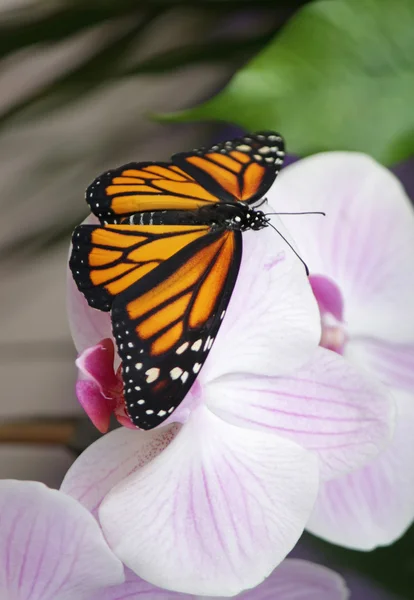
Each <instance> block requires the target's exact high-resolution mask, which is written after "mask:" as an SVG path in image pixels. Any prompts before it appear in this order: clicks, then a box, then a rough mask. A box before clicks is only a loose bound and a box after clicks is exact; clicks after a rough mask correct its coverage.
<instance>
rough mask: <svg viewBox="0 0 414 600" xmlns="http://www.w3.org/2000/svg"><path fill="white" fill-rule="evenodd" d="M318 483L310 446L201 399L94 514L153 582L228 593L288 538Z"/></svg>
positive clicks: (115, 545) (289, 543)
mask: <svg viewBox="0 0 414 600" xmlns="http://www.w3.org/2000/svg"><path fill="white" fill-rule="evenodd" d="M317 488H318V475H317V461H316V460H315V459H314V457H313V456H312V455H311V453H308V452H307V451H305V450H303V449H301V448H300V447H299V446H297V445H296V444H294V443H292V442H290V441H289V440H284V439H282V438H279V437H278V436H275V435H269V434H265V433H262V432H257V431H253V430H248V429H242V428H239V427H234V426H232V425H229V424H227V423H225V422H223V421H222V420H221V419H219V418H218V417H216V416H215V415H213V414H212V413H211V412H210V411H208V409H206V408H204V407H200V408H199V409H197V410H196V411H194V412H193V413H192V415H191V417H190V420H189V421H188V423H186V425H185V426H184V427H183V428H182V429H181V430H180V432H179V434H178V435H177V436H176V437H175V438H174V440H173V441H172V442H171V444H170V445H169V446H168V447H167V448H166V449H165V450H164V451H163V452H162V453H161V454H160V455H158V456H157V457H156V458H155V459H154V460H153V461H152V462H150V463H148V464H147V465H146V466H145V467H143V468H142V469H140V470H138V471H137V472H135V473H134V474H133V475H131V476H130V477H127V478H126V479H124V481H123V482H122V483H120V484H119V485H117V486H116V487H115V488H113V489H112V491H111V492H110V493H109V494H108V496H107V497H106V498H105V500H104V501H103V503H102V504H101V507H100V510H99V519H100V522H101V525H102V527H103V530H104V533H105V537H106V539H107V540H108V542H109V544H110V546H111V548H112V549H113V550H114V552H115V553H116V554H117V556H119V557H120V558H121V560H122V561H123V562H124V563H125V564H126V565H127V566H128V567H130V568H131V569H132V570H133V571H134V572H135V573H137V574H138V575H139V576H141V577H143V578H144V579H146V580H148V581H150V582H151V583H153V584H154V585H158V586H161V587H165V588H168V589H173V590H176V591H181V592H187V593H198V594H200V593H202V594H212V595H219V594H220V595H233V594H236V593H238V592H240V591H242V590H243V589H245V588H249V587H252V586H254V585H257V584H258V583H260V582H261V581H262V580H263V579H264V578H265V577H266V576H267V575H269V574H270V572H271V571H272V570H273V568H274V567H275V566H276V565H277V564H278V563H279V562H281V560H283V558H284V557H285V556H286V554H287V553H288V552H289V551H290V549H291V548H292V547H293V546H294V544H295V543H296V541H297V540H298V538H299V536H300V534H301V531H302V529H303V527H304V524H305V522H306V520H307V518H308V515H309V514H310V511H311V510H312V506H313V502H314V498H315V495H316V493H317Z"/></svg>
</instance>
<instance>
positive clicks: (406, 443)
mask: <svg viewBox="0 0 414 600" xmlns="http://www.w3.org/2000/svg"><path fill="white" fill-rule="evenodd" d="M396 397H397V400H398V404H397V406H398V421H397V427H396V431H395V435H394V439H393V441H392V443H391V444H390V446H389V447H388V448H387V449H386V450H384V452H383V453H382V454H381V455H380V456H379V457H378V458H377V459H376V460H375V461H373V462H372V463H371V464H370V465H368V466H366V467H365V468H363V469H359V470H358V471H355V472H354V473H350V474H349V475H347V476H345V477H341V478H339V479H336V480H333V481H328V482H326V483H325V484H323V486H322V488H321V491H320V494H319V498H318V502H317V504H316V506H315V510H314V513H313V515H312V518H311V520H310V522H309V524H308V529H309V531H311V532H312V533H314V534H315V535H318V536H320V537H323V538H324V539H326V540H328V541H330V542H333V543H335V544H340V545H341V546H347V547H349V548H355V549H357V550H372V549H373V548H376V547H377V546H388V545H389V544H392V543H393V542H395V541H396V540H397V539H398V538H400V537H401V535H403V533H404V532H405V531H406V529H407V528H408V527H409V526H410V525H411V524H412V522H413V521H414V471H413V464H414V437H413V431H414V402H413V398H412V396H411V395H407V394H401V393H400V394H398V395H397V394H396Z"/></svg>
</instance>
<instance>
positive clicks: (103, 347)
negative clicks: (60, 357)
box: [76, 338, 119, 391]
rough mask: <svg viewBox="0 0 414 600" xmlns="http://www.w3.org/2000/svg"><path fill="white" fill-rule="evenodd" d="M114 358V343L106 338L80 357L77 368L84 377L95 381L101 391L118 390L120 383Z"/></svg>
mask: <svg viewBox="0 0 414 600" xmlns="http://www.w3.org/2000/svg"><path fill="white" fill-rule="evenodd" d="M114 356H115V348H114V343H113V341H112V340H111V339H110V338H106V339H103V340H101V341H100V342H99V344H97V345H96V346H92V347H90V348H88V349H87V350H84V351H83V352H82V353H81V354H80V355H79V356H78V358H77V360H76V366H77V367H78V369H79V370H80V371H81V373H82V375H83V376H84V377H86V378H88V379H92V380H93V381H95V382H96V383H97V385H98V386H99V387H100V389H101V391H104V390H108V389H111V388H116V387H117V386H118V385H119V382H118V379H117V377H116V375H115V372H114Z"/></svg>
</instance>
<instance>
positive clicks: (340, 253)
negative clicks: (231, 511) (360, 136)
mask: <svg viewBox="0 0 414 600" xmlns="http://www.w3.org/2000/svg"><path fill="white" fill-rule="evenodd" d="M276 192H277V193H276ZM270 197H271V200H273V201H274V202H275V204H276V202H277V210H279V211H280V212H283V211H287V210H289V211H290V212H294V211H298V212H300V211H304V210H307V211H308V210H312V211H325V212H326V217H320V216H312V217H311V216H309V217H305V216H289V217H285V223H286V224H288V225H289V231H290V233H291V234H292V236H293V237H294V239H295V240H296V242H297V246H298V249H299V253H300V255H301V257H302V258H303V259H304V260H305V261H306V263H307V264H308V267H309V269H310V272H311V277H310V281H311V285H312V288H313V291H314V294H315V297H316V299H317V300H318V304H319V308H320V315H321V317H320V318H321V324H322V337H321V346H323V347H325V348H329V349H330V351H331V354H332V355H333V354H334V353H336V354H337V355H342V356H343V357H344V358H345V359H346V360H348V361H349V363H350V364H354V365H356V366H357V367H359V368H360V369H364V370H365V371H366V372H367V373H369V374H370V375H371V376H374V377H376V378H377V379H378V380H381V381H382V382H384V383H385V384H387V385H388V386H389V389H390V390H391V391H392V394H393V396H394V398H395V401H396V404H397V414H398V418H397V423H396V431H395V436H394V440H393V442H392V444H391V445H390V446H389V447H388V448H387V449H386V450H384V452H383V453H382V454H381V455H380V456H378V457H377V458H376V460H375V461H373V462H371V463H370V464H368V465H367V466H365V467H363V468H360V469H358V470H356V471H355V472H353V473H349V474H347V475H344V476H342V477H340V478H337V479H335V480H332V481H328V482H325V483H324V484H323V486H322V488H321V491H320V493H319V497H318V502H317V504H316V507H315V510H314V513H313V515H312V518H311V521H310V523H309V526H308V528H309V530H310V531H311V532H313V533H315V534H316V535H319V536H321V537H323V538H325V539H327V540H329V541H331V542H334V543H337V544H341V545H344V546H348V547H351V548H357V549H363V550H369V549H372V548H374V547H376V546H379V545H386V544H390V543H392V542H393V541H394V540H396V539H397V538H399V537H400V536H401V535H402V534H403V533H404V531H405V530H406V529H407V527H408V526H409V525H410V524H411V523H412V521H413V518H414V469H413V464H414V436H413V431H414V211H413V208H412V205H411V204H410V201H409V199H408V197H407V195H406V194H405V192H404V189H403V187H402V185H401V184H400V183H399V181H398V180H397V179H396V178H395V177H394V176H393V175H392V174H391V173H390V172H389V171H388V170H387V169H385V168H383V167H382V166H380V165H379V164H377V163H376V162H375V161H374V160H372V159H371V158H369V157H368V156H364V155H362V154H357V153H350V152H348V153H347V152H332V153H331V152H329V153H323V154H319V155H316V156H313V157H311V158H307V159H305V160H301V161H300V162H298V163H296V164H294V165H292V166H289V167H288V168H287V169H285V170H284V171H283V172H282V174H281V176H280V177H279V178H278V184H277V190H276V188H275V191H274V195H273V192H272V193H271V195H270Z"/></svg>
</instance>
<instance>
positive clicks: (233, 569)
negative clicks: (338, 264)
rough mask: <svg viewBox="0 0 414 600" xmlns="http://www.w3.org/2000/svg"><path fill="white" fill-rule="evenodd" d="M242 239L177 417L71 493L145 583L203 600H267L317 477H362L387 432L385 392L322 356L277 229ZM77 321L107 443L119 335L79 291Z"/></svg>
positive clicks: (84, 476)
mask: <svg viewBox="0 0 414 600" xmlns="http://www.w3.org/2000/svg"><path fill="white" fill-rule="evenodd" d="M276 224H277V225H278V227H280V228H282V225H281V224H280V222H278V221H276ZM282 231H284V230H283V229H282ZM284 233H286V232H284ZM286 235H288V234H287V233H286ZM243 236H244V247H243V261H242V266H241V270H240V273H239V277H238V280H237V282H236V286H235V290H234V292H233V296H232V298H231V301H230V304H229V307H228V310H227V313H226V318H225V319H224V320H223V324H222V326H221V329H220V332H219V335H218V336H217V338H216V341H215V344H214V346H213V348H212V350H211V352H210V354H209V357H208V359H207V360H206V362H205V365H204V367H203V369H202V370H201V372H200V374H199V376H198V378H197V380H196V382H195V384H194V385H193V387H192V389H191V391H190V393H189V394H188V395H187V397H186V398H185V399H184V401H183V402H182V404H181V405H180V407H179V408H178V409H177V410H176V411H175V412H174V413H173V415H172V416H171V417H170V419H169V420H168V421H167V422H166V424H165V426H162V427H158V428H156V429H154V430H151V431H148V432H144V431H140V430H137V429H135V430H134V431H133V430H131V429H129V428H125V427H121V428H120V429H117V430H115V431H112V432H110V433H108V434H107V435H105V436H103V437H102V438H101V439H99V440H98V441H97V442H95V443H94V444H93V445H92V446H90V447H89V448H88V449H87V450H86V451H85V452H84V453H83V454H82V455H81V456H80V457H79V458H78V459H77V461H75V463H74V465H73V466H72V467H71V469H70V470H69V472H68V474H67V476H66V478H65V480H64V482H63V485H62V490H63V491H64V492H66V493H68V494H70V495H71V496H73V497H74V498H76V499H77V500H79V501H80V502H81V503H82V504H83V505H84V506H85V507H86V508H87V509H88V510H90V511H92V513H93V514H94V515H96V517H97V518H98V519H99V523H100V525H101V527H102V529H103V532H104V535H105V538H106V540H107V541H108V543H109V545H110V547H111V548H112V550H113V551H114V552H115V554H116V555H117V556H118V557H119V558H120V559H121V560H122V562H123V563H124V564H125V565H126V566H127V567H129V568H130V569H131V570H132V571H133V572H134V573H136V574H137V575H139V576H140V577H142V578H143V579H145V580H147V581H149V582H150V583H152V584H154V585H157V586H160V587H162V588H167V589H171V590H175V591H180V592H186V593H192V594H202V595H212V596H217V595H220V596H222V595H234V594H237V593H239V592H241V591H242V590H245V589H248V588H251V587H254V586H256V585H258V584H259V583H260V582H261V581H262V580H263V579H264V578H265V577H267V576H268V575H269V574H270V573H271V572H272V570H273V569H274V568H275V567H276V566H277V565H278V564H279V563H280V562H281V561H282V560H283V559H284V558H285V556H286V555H287V553H288V552H289V551H290V550H291V549H292V547H293V546H294V545H295V543H296V541H297V540H298V538H299V536H300V535H301V533H302V531H303V529H304V527H305V524H306V522H307V521H308V518H309V516H310V514H311V511H312V508H313V505H314V502H315V499H316V496H317V493H318V488H319V477H322V478H323V479H329V478H332V477H337V476H338V475H340V474H342V473H344V472H349V471H351V470H353V469H355V468H357V467H359V466H361V465H363V464H365V463H366V462H367V461H369V460H370V459H371V458H372V457H373V456H375V455H376V454H377V453H378V452H380V450H381V449H382V448H383V447H384V445H385V444H386V443H388V440H389V438H390V435H391V429H392V416H393V405H392V402H391V400H390V397H389V396H388V394H387V393H386V391H385V388H383V387H382V386H381V385H379V384H378V385H377V384H375V383H374V384H373V383H372V381H371V378H370V377H369V376H365V375H361V374H359V372H358V371H357V370H356V369H354V367H352V366H351V365H350V364H349V363H347V362H346V361H345V360H344V359H343V358H342V357H341V356H340V355H338V354H334V353H332V352H329V351H327V350H325V349H323V348H319V347H318V344H319V339H320V334H321V330H320V320H319V311H318V307H317V303H316V301H315V299H314V296H313V294H312V290H311V287H310V285H309V282H308V279H307V277H306V275H305V271H304V269H303V265H302V264H301V263H300V261H299V260H298V259H297V257H296V256H295V255H294V253H293V252H291V250H290V249H289V248H288V247H287V246H286V244H285V242H284V241H283V240H282V239H281V238H280V237H279V236H277V235H276V234H275V232H274V231H273V230H272V229H270V228H269V229H264V230H262V231H260V232H259V233H257V232H253V231H248V232H246V233H245V234H243ZM69 313H70V321H71V326H72V332H73V336H74V340H75V343H76V345H77V348H78V350H79V352H80V353H81V354H80V357H79V359H78V366H79V368H80V371H81V381H83V382H84V383H87V384H88V386H89V387H88V386H85V385H83V384H82V385H79V384H78V394H79V397H80V400H81V402H82V404H83V406H84V408H85V410H86V411H87V412H88V413H89V414H90V416H91V418H92V420H94V422H95V423H96V424H97V425H98V426H99V427H100V428H101V430H105V429H106V424H107V414H108V406H106V408H102V407H100V405H101V404H105V403H106V404H108V403H109V406H110V411H109V412H111V411H112V412H114V413H115V414H116V416H117V418H120V420H121V422H122V418H123V415H122V414H121V413H122V410H121V405H120V398H119V396H117V394H118V391H117V390H118V383H117V378H119V372H118V364H119V359H117V357H116V355H115V363H114V364H112V349H111V348H110V342H109V340H108V338H110V319H109V316H108V315H107V314H101V313H99V312H98V311H95V310H93V309H90V308H89V307H88V306H87V305H86V302H85V300H84V298H83V296H82V295H81V294H80V293H79V292H78V291H77V290H76V288H75V286H74V284H73V282H71V281H70V282H69ZM99 357H100V358H99ZM102 357H105V358H104V362H102ZM99 364H100V365H101V367H100V368H97V366H98V365H99ZM372 398H375V401H374V402H372V401H371V400H372ZM367 399H369V400H370V402H369V403H367Z"/></svg>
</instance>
